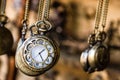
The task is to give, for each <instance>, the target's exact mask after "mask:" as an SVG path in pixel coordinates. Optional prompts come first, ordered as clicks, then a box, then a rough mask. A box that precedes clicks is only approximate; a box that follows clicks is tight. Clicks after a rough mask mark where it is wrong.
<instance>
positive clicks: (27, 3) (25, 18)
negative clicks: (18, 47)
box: [22, 0, 30, 41]
mask: <svg viewBox="0 0 120 80" xmlns="http://www.w3.org/2000/svg"><path fill="white" fill-rule="evenodd" d="M29 4H30V0H26V4H25V13H24V19H23V28H22V41H24V40H25V35H26V33H27V26H28V24H27V21H28V15H29V6H30V5H29Z"/></svg>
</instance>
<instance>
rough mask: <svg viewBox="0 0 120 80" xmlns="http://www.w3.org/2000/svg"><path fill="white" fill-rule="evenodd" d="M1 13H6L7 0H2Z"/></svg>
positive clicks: (0, 4)
mask: <svg viewBox="0 0 120 80" xmlns="http://www.w3.org/2000/svg"><path fill="white" fill-rule="evenodd" d="M0 2H1V3H0V14H5V8H6V0H1V1H0Z"/></svg>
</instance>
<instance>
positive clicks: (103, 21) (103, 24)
mask: <svg viewBox="0 0 120 80" xmlns="http://www.w3.org/2000/svg"><path fill="white" fill-rule="evenodd" d="M109 1H110V0H104V3H103V11H102V30H103V31H104V28H105V26H106V19H107V13H108V6H109Z"/></svg>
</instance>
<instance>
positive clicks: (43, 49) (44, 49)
mask: <svg viewBox="0 0 120 80" xmlns="http://www.w3.org/2000/svg"><path fill="white" fill-rule="evenodd" d="M43 51H45V49H43V50H42V51H41V52H39V55H40V57H41V59H42V61H43V58H42V56H41V53H42V52H43Z"/></svg>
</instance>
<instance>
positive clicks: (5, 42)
mask: <svg viewBox="0 0 120 80" xmlns="http://www.w3.org/2000/svg"><path fill="white" fill-rule="evenodd" d="M7 19H8V18H7V17H6V16H5V15H0V55H2V54H6V53H8V52H10V51H11V49H12V45H13V36H12V34H11V32H10V31H9V30H8V29H7V28H5V24H6V23H7Z"/></svg>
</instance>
